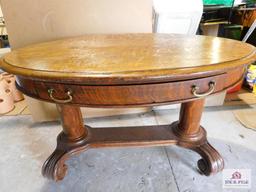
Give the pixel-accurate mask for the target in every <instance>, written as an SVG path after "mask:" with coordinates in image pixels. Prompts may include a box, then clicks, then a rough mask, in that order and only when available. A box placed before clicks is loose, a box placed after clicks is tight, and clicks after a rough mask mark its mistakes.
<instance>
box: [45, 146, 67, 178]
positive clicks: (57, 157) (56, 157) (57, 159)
mask: <svg viewBox="0 0 256 192" xmlns="http://www.w3.org/2000/svg"><path fill="white" fill-rule="evenodd" d="M67 158H68V153H67V152H65V151H63V150H59V149H56V150H55V151H54V152H53V153H52V154H51V156H50V157H49V158H48V159H47V160H46V161H45V163H44V165H43V167H42V175H43V176H44V177H47V178H48V179H52V180H54V181H59V180H62V179H63V178H64V177H65V176H66V173H67V169H68V167H67V165H66V164H65V160H66V159H67Z"/></svg>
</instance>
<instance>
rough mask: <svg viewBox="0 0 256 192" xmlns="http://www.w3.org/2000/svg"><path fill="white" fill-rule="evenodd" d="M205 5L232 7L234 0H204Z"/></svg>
mask: <svg viewBox="0 0 256 192" xmlns="http://www.w3.org/2000/svg"><path fill="white" fill-rule="evenodd" d="M203 3H204V5H220V4H222V5H225V6H232V4H233V0H203Z"/></svg>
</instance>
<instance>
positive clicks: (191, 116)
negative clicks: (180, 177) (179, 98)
mask: <svg viewBox="0 0 256 192" xmlns="http://www.w3.org/2000/svg"><path fill="white" fill-rule="evenodd" d="M203 107H204V99H200V100H195V101H191V102H187V103H182V104H181V110H180V117H179V121H178V122H174V123H173V124H172V125H171V126H172V129H173V132H174V134H175V135H176V136H177V137H178V145H179V146H182V147H185V148H189V149H191V150H193V151H196V152H197V153H198V154H199V155H201V157H202V159H200V160H199V161H198V163H197V165H198V168H199V170H200V171H201V172H202V173H203V174H205V175H207V176H208V175H211V174H215V173H217V172H219V171H221V170H222V169H223V168H224V161H223V159H222V157H221V156H220V154H219V153H218V152H217V151H216V150H215V149H214V148H213V147H212V146H211V145H210V144H209V143H208V141H207V138H206V131H205V129H204V128H203V127H202V126H200V120H201V115H202V112H203Z"/></svg>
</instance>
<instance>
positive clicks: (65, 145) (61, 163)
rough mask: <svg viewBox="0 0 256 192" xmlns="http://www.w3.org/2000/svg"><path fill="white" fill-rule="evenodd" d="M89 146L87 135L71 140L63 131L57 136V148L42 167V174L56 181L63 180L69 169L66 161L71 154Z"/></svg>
mask: <svg viewBox="0 0 256 192" xmlns="http://www.w3.org/2000/svg"><path fill="white" fill-rule="evenodd" d="M88 147H89V144H88V140H87V137H82V138H80V139H77V140H69V138H68V136H67V135H65V134H64V133H63V132H61V133H60V134H59V136H58V138H57V147H56V149H55V150H54V152H53V153H52V154H51V155H50V156H49V157H48V159H47V160H46V161H45V163H44V165H43V167H42V175H43V176H44V177H46V178H48V179H52V180H54V181H59V180H62V179H63V178H64V177H65V176H66V173H67V169H68V166H67V165H66V164H65V161H66V160H67V159H69V158H70V157H71V156H73V155H75V154H78V153H81V152H82V151H85V150H87V149H88Z"/></svg>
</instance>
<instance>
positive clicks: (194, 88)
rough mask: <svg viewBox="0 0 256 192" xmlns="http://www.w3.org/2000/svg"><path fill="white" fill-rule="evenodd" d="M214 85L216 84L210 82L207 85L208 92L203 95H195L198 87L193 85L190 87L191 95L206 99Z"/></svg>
mask: <svg viewBox="0 0 256 192" xmlns="http://www.w3.org/2000/svg"><path fill="white" fill-rule="evenodd" d="M215 85H216V83H215V82H214V81H210V83H209V90H208V91H207V92H205V93H197V91H198V90H199V89H200V88H199V87H198V86H196V85H193V86H192V93H193V95H194V96H196V97H206V96H208V95H210V94H211V93H213V91H214V89H215Z"/></svg>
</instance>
